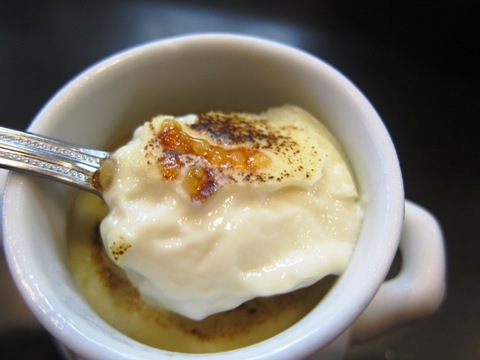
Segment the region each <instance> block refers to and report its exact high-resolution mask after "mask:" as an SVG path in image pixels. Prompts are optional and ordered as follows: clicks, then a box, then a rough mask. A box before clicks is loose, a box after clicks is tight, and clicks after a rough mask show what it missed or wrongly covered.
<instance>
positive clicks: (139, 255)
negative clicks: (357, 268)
mask: <svg viewBox="0 0 480 360" xmlns="http://www.w3.org/2000/svg"><path fill="white" fill-rule="evenodd" d="M112 159H113V160H114V161H115V162H116V166H115V171H114V174H113V178H112V180H111V182H110V183H109V185H108V187H107V188H106V189H105V190H104V199H105V201H106V203H107V205H108V207H109V213H108V215H107V216H106V217H105V219H104V220H103V221H102V223H101V227H100V230H101V235H102V238H103V241H104V245H105V248H106V251H107V253H108V254H109V256H110V257H111V259H112V260H113V261H114V262H115V263H116V264H117V265H118V266H119V267H120V268H122V269H123V270H124V271H125V273H126V275H127V276H128V278H129V280H130V281H131V282H132V284H133V285H134V286H135V287H136V288H137V289H138V290H139V292H140V294H141V295H142V297H143V299H144V300H145V301H146V302H147V303H148V304H150V305H153V306H161V307H163V308H166V309H168V310H171V311H174V312H176V313H179V314H181V315H184V316H186V317H189V318H191V319H195V320H200V319H203V318H205V317H207V316H209V315H211V314H214V313H217V312H221V311H225V310H229V309H232V308H235V307H237V306H238V305H240V304H241V303H243V302H245V301H247V300H249V299H252V298H254V297H259V296H271V295H276V294H281V293H285V292H289V291H292V290H296V289H298V288H301V287H305V286H308V285H311V284H313V283H315V282H316V281H318V280H320V279H321V278H323V277H324V276H326V275H329V274H337V275H338V274H341V273H342V272H343V271H344V269H345V268H346V266H347V264H348V261H349V259H350V256H351V253H352V251H353V248H354V246H355V243H356V239H357V235H358V232H359V228H360V225H361V221H362V216H363V212H362V208H361V204H360V201H359V196H358V192H357V189H356V186H355V182H354V179H353V177H352V174H351V172H350V170H349V167H348V164H347V162H346V160H345V158H344V156H343V155H342V151H341V149H340V147H339V145H338V144H337V142H336V140H335V139H334V137H333V136H332V135H331V134H330V133H329V132H328V130H327V129H326V128H325V127H324V126H323V125H322V124H321V123H320V122H319V121H318V120H316V119H315V118H313V117H312V116H311V115H310V114H308V113H307V112H305V111H303V110H302V109H300V108H298V107H294V106H289V105H285V106H282V107H278V108H273V109H269V110H267V111H266V112H265V113H262V114H258V115H256V114H250V113H219V112H210V113H206V114H201V115H198V116H197V115H188V116H184V117H177V118H175V117H173V116H165V115H162V116H158V117H156V118H154V119H153V120H152V121H150V122H147V123H145V124H144V125H143V126H141V127H139V128H138V129H137V130H136V131H135V133H134V136H133V139H132V140H131V141H130V142H129V143H128V144H127V145H125V146H123V147H121V148H120V149H118V150H117V151H116V152H115V153H114V154H113V156H112Z"/></svg>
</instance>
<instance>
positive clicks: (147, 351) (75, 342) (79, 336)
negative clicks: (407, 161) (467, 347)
mask: <svg viewBox="0 0 480 360" xmlns="http://www.w3.org/2000/svg"><path fill="white" fill-rule="evenodd" d="M199 40H200V41H217V42H225V41H237V42H242V43H244V44H252V45H255V46H262V47H265V48H266V49H269V50H272V51H275V52H279V53H282V54H287V55H288V56H295V57H301V58H303V59H304V60H308V61H313V62H314V63H315V64H318V65H321V66H322V67H324V68H323V70H324V71H326V72H327V73H328V75H329V76H333V77H335V78H336V79H337V80H340V81H341V82H342V85H343V86H346V87H347V88H348V90H349V91H350V92H351V94H352V96H354V97H355V100H356V101H357V102H358V103H359V107H360V108H362V111H364V112H366V113H368V114H369V115H368V116H369V118H371V119H372V120H371V122H370V123H369V124H368V126H369V130H370V131H371V132H372V133H375V138H376V139H378V140H379V144H378V146H380V147H381V148H382V150H384V151H385V164H383V165H384V171H385V172H386V174H385V176H386V177H387V178H389V179H390V183H389V184H387V186H389V194H390V196H391V198H389V199H387V200H386V201H387V202H389V204H390V206H389V207H388V208H387V209H386V210H387V211H389V212H390V221H391V222H390V224H385V226H387V225H388V226H390V227H391V229H392V234H393V235H392V236H390V237H389V238H387V239H384V243H383V244H381V245H379V249H378V251H381V252H383V254H385V255H386V256H385V257H384V259H382V260H381V261H379V262H378V263H376V264H371V267H370V273H371V277H372V278H371V279H370V280H371V281H370V282H369V283H367V284H365V288H364V291H363V293H361V294H358V298H357V301H356V302H355V303H354V304H353V305H352V304H351V303H348V302H346V301H345V302H344V303H343V304H341V305H339V304H336V305H334V304H333V303H332V302H333V297H340V298H342V299H346V295H345V294H344V293H345V291H346V290H345V289H344V288H342V287H341V286H336V287H335V288H334V289H332V295H331V296H329V297H328V298H327V300H326V301H325V299H324V300H323V301H322V303H324V301H325V302H326V304H324V305H323V307H322V308H320V307H319V306H317V307H316V308H315V309H313V310H312V311H311V315H309V316H306V317H305V318H304V319H302V320H300V321H299V322H298V323H297V324H295V325H293V326H292V327H290V328H289V329H287V330H285V331H284V332H282V333H280V334H278V335H276V336H274V337H273V338H270V339H267V340H265V341H263V342H260V343H257V344H254V345H251V346H248V347H244V348H241V349H238V350H233V351H227V352H219V353H209V354H179V353H172V352H169V351H165V350H161V349H155V351H154V352H153V353H152V351H151V349H152V348H150V347H148V346H144V345H141V344H140V345H135V349H136V350H137V351H138V354H136V353H135V354H132V355H130V354H127V353H122V354H120V353H119V352H121V350H122V347H119V348H117V349H113V348H110V345H106V344H104V343H100V342H99V341H98V339H97V338H95V334H93V336H92V334H86V333H84V332H83V331H79V329H77V328H75V326H73V325H72V324H71V323H69V320H68V319H63V316H62V314H58V313H45V312H44V308H42V304H40V303H39V301H42V299H41V295H42V294H37V295H39V296H37V295H35V294H32V291H34V292H36V291H39V292H41V290H40V289H34V287H35V286H37V285H38V284H35V283H34V282H33V281H32V280H31V278H29V274H28V273H25V272H23V269H24V267H25V265H26V262H28V259H25V258H24V256H23V254H22V249H21V248H19V247H18V245H19V244H21V243H22V239H19V238H17V237H16V235H15V224H12V222H10V221H8V220H7V218H6V216H4V217H3V233H4V247H5V252H6V256H7V260H8V264H9V267H10V269H11V272H12V276H13V278H14V280H15V282H16V283H17V287H18V288H19V289H20V292H21V293H22V296H23V298H24V299H25V300H26V302H27V304H28V306H29V307H30V309H32V310H33V312H34V313H35V315H36V316H37V318H38V319H39V320H40V321H41V323H42V324H43V325H44V326H45V327H46V328H47V329H48V330H49V332H51V333H52V334H53V335H54V336H55V337H56V338H57V339H59V340H60V341H61V342H62V343H63V344H65V345H66V346H67V348H69V349H71V350H73V351H74V352H76V353H79V354H83V355H84V356H87V357H92V358H96V357H97V358H102V359H109V358H116V359H118V358H125V359H126V358H129V359H136V358H138V359H140V358H142V359H147V358H150V357H153V356H159V355H165V356H169V357H170V356H172V357H174V358H175V357H178V358H186V359H187V358H193V357H195V358H209V359H222V358H224V357H225V356H226V355H227V354H228V356H230V357H231V358H232V359H234V358H239V359H240V358H241V359H243V358H246V357H248V358H252V359H253V358H257V357H262V358H263V357H268V356H271V357H272V358H275V359H282V358H292V357H298V356H299V355H302V356H303V355H309V354H311V353H313V352H314V351H315V350H316V349H317V348H318V347H322V346H326V345H327V344H328V343H330V342H331V341H333V340H334V338H335V337H337V336H338V335H339V334H341V333H343V332H344V331H346V329H347V328H348V326H349V325H350V324H351V322H352V319H355V318H356V317H358V316H359V315H360V313H361V312H362V311H363V310H364V309H365V308H366V306H367V305H368V303H369V302H370V301H371V299H372V298H373V296H374V294H375V293H376V291H377V290H378V287H379V286H380V285H381V283H382V282H383V279H384V277H385V275H386V273H387V272H388V269H389V267H390V264H391V260H392V259H393V256H394V253H395V251H396V249H397V247H398V240H399V239H398V234H399V232H400V228H401V223H402V221H403V201H404V195H403V185H402V179H401V171H400V167H399V164H398V159H397V155H396V153H395V149H394V146H393V143H392V141H391V139H390V136H389V134H388V131H387V130H386V128H385V126H384V124H383V122H382V121H381V119H380V117H379V116H378V114H377V113H376V111H375V110H374V108H373V106H372V105H371V104H370V102H369V101H368V100H367V99H366V98H365V96H364V95H363V94H362V93H361V92H360V90H359V89H358V88H357V87H356V86H355V85H353V83H352V82H351V81H350V80H348V79H347V78H346V77H345V76H344V75H343V74H341V73H340V72H339V71H338V70H336V69H335V68H333V67H331V66H330V65H329V64H327V63H326V62H325V61H324V60H320V59H319V58H317V57H314V56H312V55H310V54H308V53H306V52H304V51H302V50H299V49H296V48H294V47H292V46H290V45H285V44H282V43H279V42H276V41H272V40H269V39H263V38H259V37H254V36H250V35H239V34H228V33H204V34H187V35H181V36H175V37H170V38H163V39H159V40H155V41H150V42H147V43H143V44H139V45H137V46H134V47H131V48H127V49H126V50H123V51H120V52H117V53H115V54H113V55H111V56H109V57H107V58H105V59H103V60H100V61H99V62H97V63H95V64H93V65H92V66H91V67H89V68H87V69H86V70H84V71H83V72H81V73H80V74H79V75H77V76H76V77H75V78H73V79H72V80H71V81H70V82H68V83H67V84H66V85H65V86H64V87H62V88H61V89H60V90H59V91H58V92H57V93H55V94H54V95H53V96H52V98H51V99H50V100H49V101H48V102H47V103H46V105H45V106H44V107H43V108H42V109H41V110H40V112H39V113H38V115H37V116H36V117H35V119H34V120H33V122H32V123H31V125H30V126H29V130H31V131H38V132H39V133H48V132H50V131H51V130H52V128H54V127H55V125H56V124H55V123H54V122H52V121H50V122H49V119H50V117H49V114H50V112H51V111H52V109H53V108H54V107H55V106H58V104H57V100H58V99H62V98H67V97H69V96H71V93H72V92H75V91H77V90H78V89H80V88H81V87H82V86H83V84H84V83H85V82H86V81H88V79H89V78H90V77H92V76H93V75H96V74H98V73H100V72H103V71H105V70H108V68H109V67H111V66H114V65H115V64H118V63H119V62H121V61H124V60H126V59H129V58H134V57H135V56H141V54H142V53H144V52H145V51H147V52H148V51H152V52H154V51H158V49H159V48H161V47H163V46H166V45H168V46H170V45H172V46H174V45H175V44H176V43H186V42H197V41H199ZM57 121H59V120H58V119H57ZM25 184H27V185H25ZM24 186H28V182H24V175H20V174H11V175H9V178H8V180H7V185H6V191H5V195H4V203H3V213H4V215H5V214H12V213H15V212H16V211H18V210H19V209H20V208H21V206H22V205H21V204H20V203H18V202H17V201H16V200H15V196H16V194H18V192H19V191H22V188H23V187H24ZM354 256H355V254H354ZM349 269H350V267H349V268H347V270H346V272H345V274H344V275H342V277H352V276H353V274H352V272H351V271H350V272H349ZM372 279H373V280H374V281H373V280H372ZM340 281H342V279H341V280H340ZM34 295H35V296H34ZM39 298H40V300H39ZM47 300H48V299H47ZM325 307H332V308H335V309H338V308H340V307H341V308H342V311H341V312H339V311H337V312H335V313H332V314H330V315H329V317H328V319H326V321H327V322H328V323H329V326H330V327H329V328H330V329H335V331H330V332H329V333H326V332H325V331H322V330H320V329H319V328H318V326H317V322H318V319H316V317H317V314H318V313H319V312H321V311H323V309H324V308H325ZM58 322H62V326H59V325H58ZM299 326H302V329H303V333H302V335H301V336H298V333H297V332H298V331H296V329H297V328H298V327H299ZM66 328H68V331H66ZM122 336H123V337H126V336H124V335H123V334H122ZM122 336H120V338H122ZM128 339H129V338H128ZM129 340H130V339H129ZM122 341H124V339H123V340H122ZM130 341H131V343H129V344H130V345H131V344H134V343H135V342H134V340H130ZM122 344H123V342H122ZM279 344H282V345H281V346H279ZM111 345H116V346H117V345H118V344H113V343H112V344H111ZM152 354H153V355H152Z"/></svg>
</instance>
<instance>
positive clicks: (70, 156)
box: [0, 127, 110, 196]
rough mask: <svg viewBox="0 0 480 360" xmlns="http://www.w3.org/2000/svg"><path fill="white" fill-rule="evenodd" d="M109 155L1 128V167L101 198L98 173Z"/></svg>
mask: <svg viewBox="0 0 480 360" xmlns="http://www.w3.org/2000/svg"><path fill="white" fill-rule="evenodd" d="M109 156H110V153H108V152H105V151H98V150H92V149H85V148H82V147H78V146H76V145H72V144H69V143H66V142H63V141H60V140H57V139H53V138H49V137H45V136H40V135H35V134H31V133H28V132H22V131H17V130H12V129H7V128H4V127H0V167H2V168H6V169H9V170H15V171H20V172H25V173H29V174H34V175H40V176H43V177H46V178H49V179H51V180H55V181H59V182H62V183H65V184H68V185H72V186H76V187H78V188H81V189H83V190H88V191H91V192H93V193H96V194H97V195H100V196H101V195H102V186H101V184H100V182H99V174H100V172H99V170H100V168H101V166H102V165H103V164H104V163H105V161H106V160H107V159H108V158H109Z"/></svg>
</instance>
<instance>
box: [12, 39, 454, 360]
mask: <svg viewBox="0 0 480 360" xmlns="http://www.w3.org/2000/svg"><path fill="white" fill-rule="evenodd" d="M284 103H291V104H295V105H298V106H300V107H302V108H304V109H306V110H308V111H309V112H311V113H312V114H314V115H315V116H317V117H318V118H320V119H321V120H322V121H323V122H324V123H325V124H326V125H327V126H328V127H329V128H330V130H331V131H332V132H333V133H334V135H335V136H336V137H337V138H338V139H339V140H340V142H341V143H342V144H343V146H344V148H345V150H346V152H347V155H348V157H349V159H350V161H351V163H352V166H353V170H354V172H355V176H356V179H357V182H358V186H359V188H360V191H361V196H362V200H363V202H364V204H365V220H364V224H363V227H362V231H361V234H360V238H359V240H358V245H357V247H356V249H355V252H354V254H353V257H352V259H351V263H350V265H349V267H348V269H347V270H346V272H345V274H344V275H343V276H341V278H340V279H339V281H338V283H337V284H336V286H335V287H334V288H333V289H332V291H331V292H330V293H329V294H328V295H327V296H326V298H325V299H324V300H323V301H322V302H321V303H320V304H319V305H318V306H317V307H316V308H315V309H314V310H313V311H312V312H311V313H310V314H309V315H308V316H306V317H305V318H304V319H303V320H301V321H300V322H299V323H297V324H296V325H295V326H292V327H291V328H290V329H288V330H286V331H284V332H282V333H281V334H279V335H277V336H275V337H273V338H271V339H269V340H267V341H264V342H261V343H258V344H255V345H252V346H249V347H246V348H243V349H240V350H236V351H231V352H226V353H218V354H207V355H185V354H179V353H169V352H165V351H162V350H158V349H154V348H150V347H148V346H144V345H142V344H139V343H137V342H135V341H133V340H131V339H129V338H128V337H126V336H124V335H123V334H121V333H119V332H117V331H116V330H114V329H112V328H111V327H110V326H108V325H107V324H105V323H104V322H103V321H102V320H100V319H99V317H98V316H97V315H96V314H95V313H94V312H93V311H92V310H91V309H90V307H89V306H88V304H87V303H86V302H85V300H84V299H83V298H82V296H81V295H80V293H79V291H78V289H77V287H76V286H75V283H74V281H73V279H72V277H71V275H70V274H69V272H68V270H67V264H66V249H65V226H66V225H65V224H66V218H67V216H68V211H69V208H70V204H71V200H72V197H73V195H74V194H75V191H77V190H74V189H72V188H68V187H67V186H65V185H61V184H56V183H51V182H48V181H46V180H42V179H38V178H34V177H28V176H24V175H20V174H13V176H10V178H9V179H8V182H7V187H6V192H5V197H4V222H3V233H4V247H5V251H6V256H7V258H8V262H9V266H10V269H11V272H12V275H13V278H14V280H15V282H16V284H17V286H18V288H19V289H20V291H21V293H22V295H23V297H24V298H25V300H26V302H27V304H28V305H29V307H30V308H31V309H32V311H33V312H34V314H35V315H36V316H37V317H38V319H39V320H40V321H41V322H42V324H43V325H44V326H45V328H47V329H48V330H49V331H50V332H51V333H52V334H53V335H54V336H55V337H56V338H57V339H58V340H59V342H60V343H61V344H63V345H64V346H65V347H66V348H68V349H69V351H71V352H72V353H75V354H77V355H78V356H79V357H81V358H84V359H101V360H107V359H115V360H118V359H161V358H169V359H193V358H195V359H207V358H208V359H242V360H243V359H254V358H255V359H256V358H264V359H275V360H278V359H292V358H308V357H314V358H325V359H327V358H328V359H332V358H341V356H342V355H343V354H344V353H345V351H346V349H347V346H348V344H349V342H350V341H351V340H354V341H357V340H361V339H365V338H369V337H371V336H374V335H375V334H377V333H378V332H379V331H383V330H385V329H387V328H388V327H391V326H393V325H396V324H398V323H400V322H402V321H404V320H410V319H412V318H416V317H418V316H423V315H426V314H429V313H431V312H432V311H434V310H435V309H436V308H437V307H438V306H439V304H440V302H441V300H442V298H443V293H444V280H445V279H444V277H445V274H444V271H445V269H444V267H445V259H444V253H443V244H442V235H441V233H440V229H439V226H438V224H437V222H436V221H435V219H434V218H433V217H432V216H431V215H430V214H429V213H428V212H426V211H425V210H423V209H422V208H420V207H418V206H416V205H414V204H412V203H409V202H407V205H406V218H405V222H404V209H405V201H404V193H403V187H402V177H401V172H400V168H399V164H398V159H397V155H396V153H395V149H394V146H393V144H392V141H391V139H390V137H389V134H388V133H387V131H386V129H385V127H384V125H383V123H382V121H381V119H380V118H379V116H378V115H377V113H376V112H375V110H374V109H373V107H372V105H371V104H370V103H369V102H368V100H367V99H366V98H365V97H364V96H363V95H362V93H361V92H360V91H359V90H358V89H357V88H356V87H355V86H354V85H353V84H352V83H351V82H349V80H347V79H346V78H345V77H344V76H342V75H341V74H340V73H339V72H337V71H336V70H335V69H333V68H332V67H331V66H329V65H327V64H326V63H324V62H323V61H321V60H319V59H317V58H315V57H313V56H311V55H308V54H306V53H304V52H302V51H299V50H296V49H292V48H291V47H287V46H285V45H282V44H278V43H274V42H270V41H267V40H261V39H257V38H250V37H244V36H236V35H228V34H203V35H192V36H183V37H178V38H172V39H166V40H161V41H158V42H153V43H149V44H145V45H142V46H139V47H136V48H133V49H129V50H127V51H125V52H122V53H120V54H116V55H114V56H112V57H110V58H108V59H106V60H104V61H102V62H100V63H98V64H96V65H94V66H93V67H91V68H90V69H87V70H86V71H85V72H83V73H82V74H80V75H79V76H78V77H77V78H75V79H73V81H71V82H70V83H69V84H67V85H66V86H65V87H64V88H63V89H61V90H60V91H59V92H58V93H57V94H56V95H55V96H54V97H53V98H52V99H51V100H50V102H49V103H48V104H47V105H46V106H45V107H44V108H43V109H42V111H41V112H40V113H39V114H38V116H37V117H36V118H35V120H34V121H33V123H32V125H31V127H30V130H31V131H32V132H37V133H41V134H48V135H50V136H53V137H57V138H60V139H63V140H66V141H69V142H73V143H77V144H81V145H82V146H84V147H92V148H97V149H106V148H107V147H108V145H109V144H112V143H116V142H118V140H119V139H124V138H125V137H126V136H128V135H129V134H130V133H131V131H132V130H133V129H134V128H135V127H136V126H137V125H138V124H140V123H142V122H143V121H145V120H148V119H150V118H151V117H152V116H153V115H156V114H158V113H170V114H174V115H179V114H184V113H191V112H201V111H208V110H212V109H213V110H217V109H218V110H234V111H253V112H258V111H262V110H264V109H266V108H267V107H271V106H277V105H281V104H284ZM402 228H403V237H402V248H403V250H404V251H403V257H404V269H403V270H402V271H401V273H400V274H399V276H398V277H397V278H395V279H393V280H391V281H389V282H387V283H384V278H385V276H386V274H387V272H388V270H389V267H390V265H391V263H392V260H393V257H394V255H395V253H396V251H397V249H398V246H399V241H400V238H401V233H402ZM427 250H428V251H427ZM379 289H380V290H379ZM376 295H377V296H376ZM374 297H375V298H374ZM398 297H401V298H402V301H401V302H400V301H398ZM372 299H374V300H373V301H372ZM369 304H370V306H368V305H369ZM367 306H368V309H367V310H366V311H365V312H364V310H365V309H366V308H367ZM362 313H363V314H362ZM357 319H358V320H357Z"/></svg>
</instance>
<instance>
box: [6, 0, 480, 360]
mask: <svg viewBox="0 0 480 360" xmlns="http://www.w3.org/2000/svg"><path fill="white" fill-rule="evenodd" d="M479 15H480V11H479V6H478V5H477V2H475V1H456V2H454V1H452V2H434V1H431V2H427V1H416V2H413V1H412V2H406V1H380V0H378V1H333V0H332V1H322V0H317V1H302V0H295V1H280V0H278V1H261V0H257V1H242V2H233V1H230V2H227V1H196V2H195V1H175V2H173V1H172V2H168V1H153V0H152V1H36V2H32V3H31V2H22V1H16V2H9V1H3V0H0V125H1V126H6V127H12V128H18V129H24V128H26V127H27V125H28V124H29V122H30V121H31V119H32V118H33V117H34V116H35V114H36V113H37V111H38V110H39V109H40V108H41V106H42V105H43V104H44V103H45V102H46V101H47V100H48V99H49V98H50V96H52V95H53V94H54V92H55V91H57V90H58V89H59V88H60V87H61V86H62V85H64V84H65V83H66V82H67V81H68V80H70V79H71V78H72V77H73V76H75V75H76V74H77V73H78V72H80V71H81V70H83V69H84V68H85V67H87V66H89V65H91V64H93V63H94V62H96V61H98V60H100V59H101V58H103V57H105V56H107V55H110V54H111V53H113V52H116V51H119V50H122V49H124V48H126V47H129V46H132V45H136V44H138V43H141V42H145V41H149V40H153V39H158V38H162V37H166V36H172V35H177V34H183V33H192V32H206V31H215V32H216V31H228V32H237V33H244V34H250V35H259V36H262V37H266V38H270V39H273V40H278V41H281V42H284V43H287V44H291V45H293V46H296V47H299V48H301V49H303V50H306V51H308V52H310V53H313V54H314V55H317V56H319V57H321V58H323V59H324V60H326V61H327V62H329V63H331V64H332V65H334V66H335V67H336V68H337V69H339V70H340V71H341V72H343V73H344V74H345V75H347V76H348V77H349V78H350V79H351V80H352V81H353V82H354V83H355V84H357V85H358V87H359V88H360V89H362V90H363V92H364V93H365V94H366V96H367V97H368V98H369V99H370V100H371V102H372V103H373V104H374V106H375V107H376V108H377V110H378V112H379V113H380V115H381V117H382V118H383V120H384V122H385V124H386V126H387V128H388V129H389V131H390V134H391V136H392V138H393V140H394V142H395V144H396V148H397V151H398V155H399V158H400V162H401V166H402V170H403V175H404V181H405V192H406V196H407V197H408V198H409V199H411V200H413V201H415V202H417V203H419V204H421V205H423V206H424V207H426V208H427V209H429V210H430V211H432V212H433V213H434V214H435V215H436V217H437V218H438V219H439V221H440V222H441V224H442V227H443V230H444V234H445V239H446V250H447V255H448V283H447V284H448V292H447V296H446V299H445V302H444V304H443V306H442V308H441V310H440V311H439V312H438V313H436V314H435V315H434V316H431V317H429V318H427V319H421V320H419V321H417V322H415V323H413V324H409V325H407V326H405V327H402V328H400V329H396V330H393V331H390V332H388V333H387V334H384V335H382V336H381V337H379V338H378V339H377V340H375V341H373V342H370V343H367V344H363V345H360V346H355V347H353V348H352V350H351V352H350V355H349V359H351V360H353V359H355V360H360V359H361V360H367V359H374V360H376V359H386V360H394V359H437V360H438V359H472V360H473V359H480V287H479V280H480V261H479V256H480V161H479V155H480V152H479V148H480V146H479V144H478V141H477V139H478V126H477V123H478V120H479V112H478V109H479V108H480V91H479V80H480V78H479V68H478V66H479V58H478V55H477V54H476V53H475V52H476V51H478V50H479V45H480V42H479V40H478V34H477V33H476V31H475V30H478V29H476V28H478V26H476V23H477V22H478V21H479ZM0 259H1V260H0V289H1V290H0V291H1V295H0V357H1V358H2V359H5V360H10V359H53V360H55V359H56V358H58V357H59V355H58V353H57V351H56V348H55V345H54V342H53V341H52V340H51V338H50V336H49V335H48V334H46V333H45V331H43V330H42V329H41V327H40V326H39V325H38V324H37V323H36V321H35V319H33V317H32V315H30V313H29V311H28V310H27V309H26V307H25V305H24V304H23V301H22V300H21V299H20V297H19V295H18V293H17V291H16V289H15V287H14V286H13V284H12V282H11V280H10V278H9V276H8V270H7V268H6V265H5V260H4V258H3V256H2V257H0ZM399 301H401V299H399Z"/></svg>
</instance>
